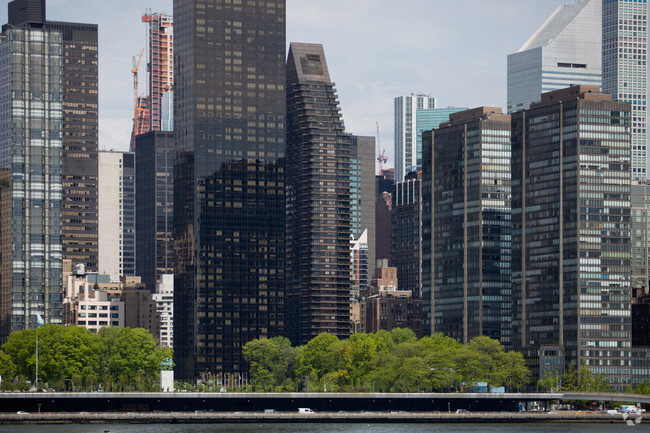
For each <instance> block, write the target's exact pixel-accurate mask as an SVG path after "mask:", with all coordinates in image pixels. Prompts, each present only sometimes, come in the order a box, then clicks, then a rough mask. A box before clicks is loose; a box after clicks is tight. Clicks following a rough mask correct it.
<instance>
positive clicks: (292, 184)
mask: <svg viewBox="0 0 650 433" xmlns="http://www.w3.org/2000/svg"><path fill="white" fill-rule="evenodd" d="M352 156H353V153H352V136H350V135H349V134H346V133H345V130H344V126H343V120H342V119H341V113H340V108H339V105H338V98H337V95H336V91H335V88H334V83H333V82H332V81H331V79H330V76H329V71H328V69H327V63H326V60H325V52H324V51H323V47H322V45H317V44H305V43H291V45H290V47H289V57H288V60H287V311H286V324H287V334H288V335H289V337H290V338H291V340H292V342H293V343H294V344H306V343H307V342H309V341H310V340H311V339H313V338H314V337H316V336H318V335H319V334H321V333H323V332H328V333H330V334H333V335H337V336H338V337H340V338H345V337H347V336H349V335H350V332H351V324H350V292H351V276H350V271H351V269H350V236H351V234H352V215H351V204H350V200H351V191H350V181H351V174H352V171H351V165H350V162H351V157H352Z"/></svg>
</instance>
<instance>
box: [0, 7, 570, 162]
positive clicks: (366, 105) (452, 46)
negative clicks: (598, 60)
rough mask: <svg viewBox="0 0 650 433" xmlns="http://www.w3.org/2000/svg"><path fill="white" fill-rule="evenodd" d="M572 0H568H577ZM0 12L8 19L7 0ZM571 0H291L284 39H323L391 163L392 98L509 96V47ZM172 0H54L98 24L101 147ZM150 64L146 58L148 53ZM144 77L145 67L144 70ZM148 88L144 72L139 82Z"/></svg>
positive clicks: (118, 121) (114, 130)
mask: <svg viewBox="0 0 650 433" xmlns="http://www.w3.org/2000/svg"><path fill="white" fill-rule="evenodd" d="M574 2H575V0H570V1H569V3H574ZM2 3H3V6H0V8H1V10H0V22H1V23H6V22H7V7H6V5H7V3H8V2H7V1H4V2H2ZM563 3H564V0H454V1H450V0H287V45H288V43H289V42H291V41H295V42H310V43H320V44H323V46H324V49H325V56H326V57H327V63H328V66H329V71H330V76H331V78H332V80H333V81H334V82H335V83H336V87H337V89H338V95H339V100H340V103H341V111H342V114H343V119H344V121H345V125H346V130H347V131H348V132H350V133H353V134H357V135H371V136H375V135H376V124H375V122H379V123H380V127H381V145H382V148H385V149H386V153H387V154H388V156H389V158H390V159H389V162H388V164H387V165H388V166H392V165H393V99H394V98H395V97H396V96H401V95H408V94H410V93H412V92H416V93H425V94H430V95H431V96H434V97H436V98H438V105H439V106H440V107H447V106H466V107H477V106H481V105H488V106H500V107H504V110H505V105H506V56H507V55H508V54H510V53H513V52H515V51H517V50H518V49H519V48H520V47H521V46H522V45H523V44H524V43H525V42H526V41H527V40H528V38H529V37H530V36H531V35H532V34H533V32H535V30H536V29H537V28H538V27H539V26H540V25H541V24H542V23H544V21H546V19H547V18H548V17H549V16H550V15H551V13H552V12H553V11H554V10H555V9H556V8H557V7H558V6H559V5H561V4H563ZM172 4H173V0H147V1H142V0H47V19H48V20H53V21H72V22H85V23H95V24H99V118H100V124H99V130H100V141H99V146H100V149H113V148H114V149H120V150H126V149H128V143H129V138H130V134H131V128H132V120H131V119H132V113H133V85H132V83H133V79H132V75H131V62H132V57H133V56H135V55H137V54H138V53H139V51H140V48H142V47H144V46H145V44H146V26H145V24H144V23H142V22H141V19H140V17H141V15H142V13H143V12H144V11H145V9H146V8H151V9H152V10H153V11H154V12H156V11H158V12H162V11H164V12H167V13H173V7H172ZM142 63H143V65H144V63H145V61H144V60H143V62H142ZM140 75H141V76H142V77H144V76H145V75H146V74H145V70H144V69H142V71H141V74H140ZM141 89H142V90H143V91H144V89H145V86H144V82H143V83H142V84H141Z"/></svg>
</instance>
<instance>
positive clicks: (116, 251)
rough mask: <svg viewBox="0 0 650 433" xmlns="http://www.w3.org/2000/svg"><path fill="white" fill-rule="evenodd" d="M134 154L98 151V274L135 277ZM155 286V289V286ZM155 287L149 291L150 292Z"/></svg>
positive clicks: (112, 277) (114, 277)
mask: <svg viewBox="0 0 650 433" xmlns="http://www.w3.org/2000/svg"><path fill="white" fill-rule="evenodd" d="M135 265H136V261H135V154H134V153H133V152H119V151H116V150H111V151H109V152H107V151H102V152H99V272H100V273H102V274H107V275H110V276H111V281H119V280H120V278H121V277H122V276H124V275H135V274H136V273H135ZM154 287H155V286H154ZM154 287H151V288H149V290H151V291H153V290H154Z"/></svg>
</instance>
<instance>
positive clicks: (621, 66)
mask: <svg viewBox="0 0 650 433" xmlns="http://www.w3.org/2000/svg"><path fill="white" fill-rule="evenodd" d="M602 8H603V15H602V16H603V19H602V29H603V31H602V35H603V49H602V56H603V93H608V94H610V95H612V97H613V98H614V99H615V100H618V101H626V102H629V103H630V104H631V105H632V124H631V125H630V127H631V128H632V171H631V176H632V178H634V179H641V180H642V181H644V180H645V178H646V175H647V172H646V170H647V167H646V165H647V146H648V143H647V139H648V135H647V131H646V128H647V120H648V112H647V94H648V89H647V81H648V65H647V59H648V52H647V51H648V3H647V1H646V0H603V1H602Z"/></svg>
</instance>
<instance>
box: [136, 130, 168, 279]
mask: <svg viewBox="0 0 650 433" xmlns="http://www.w3.org/2000/svg"><path fill="white" fill-rule="evenodd" d="M135 143H136V145H135V178H136V182H135V187H136V194H135V212H136V215H137V218H136V230H135V235H136V248H135V249H136V254H135V255H136V275H138V276H140V277H142V282H143V283H145V285H146V286H147V289H149V290H153V289H154V288H155V287H156V282H157V281H158V280H159V279H160V277H161V276H162V275H166V274H171V273H173V272H174V269H173V267H174V260H173V255H174V251H173V246H172V229H173V225H174V218H173V216H174V133H173V132H168V131H150V132H147V133H146V134H141V135H138V136H137V137H136V139H135ZM172 287H173V284H172Z"/></svg>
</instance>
